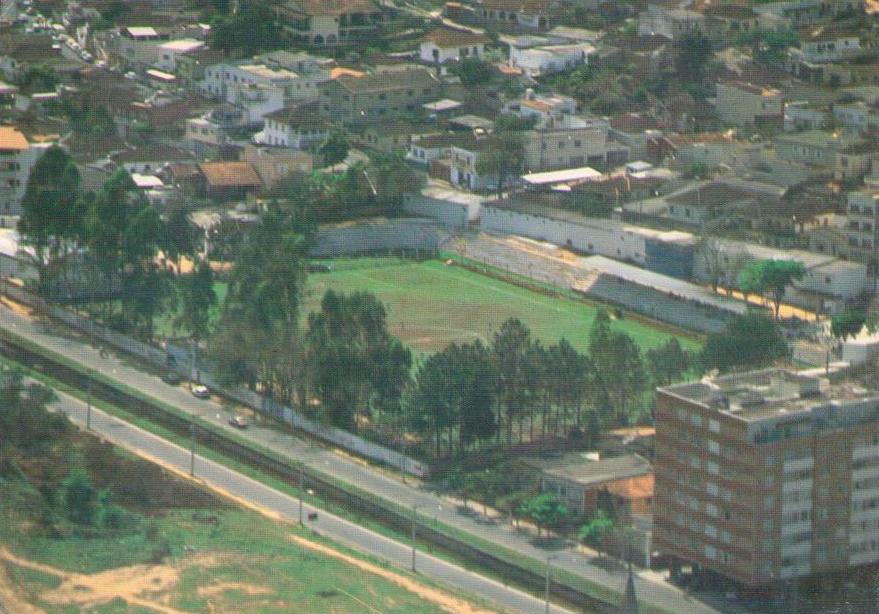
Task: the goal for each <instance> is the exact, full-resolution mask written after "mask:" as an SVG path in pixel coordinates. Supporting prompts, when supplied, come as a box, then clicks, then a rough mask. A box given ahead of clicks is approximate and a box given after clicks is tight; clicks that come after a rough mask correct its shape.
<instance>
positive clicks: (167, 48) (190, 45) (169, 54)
mask: <svg viewBox="0 0 879 614" xmlns="http://www.w3.org/2000/svg"><path fill="white" fill-rule="evenodd" d="M204 48H205V44H204V41H200V40H196V39H194V38H181V39H177V40H172V41H168V42H167V43H162V44H161V45H158V47H157V48H156V54H157V58H158V59H157V60H156V64H155V65H156V67H158V68H159V69H161V70H164V71H167V72H171V73H173V72H176V71H177V59H178V58H179V57H180V56H182V55H188V54H191V53H195V52H197V51H200V50H201V49H204Z"/></svg>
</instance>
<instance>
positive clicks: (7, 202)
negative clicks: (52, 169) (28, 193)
mask: <svg viewBox="0 0 879 614" xmlns="http://www.w3.org/2000/svg"><path fill="white" fill-rule="evenodd" d="M36 153H37V152H35V151H31V147H30V144H29V143H28V142H27V139H26V138H25V136H24V135H23V134H22V133H21V132H19V131H18V130H16V129H15V128H11V127H9V126H0V213H2V214H3V215H9V214H18V213H21V210H20V205H21V199H22V198H23V197H24V191H25V189H26V188H27V178H28V175H30V170H31V167H32V166H33V164H34V162H35V161H36V158H35V157H34V156H35V154H36Z"/></svg>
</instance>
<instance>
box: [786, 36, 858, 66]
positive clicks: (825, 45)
mask: <svg viewBox="0 0 879 614" xmlns="http://www.w3.org/2000/svg"><path fill="white" fill-rule="evenodd" d="M863 52H864V50H863V49H862V48H861V39H860V37H858V36H851V35H849V36H843V35H837V34H834V33H829V34H823V33H822V34H820V35H818V36H815V37H812V38H809V39H806V40H803V41H800V48H799V49H795V50H792V52H791V53H792V57H795V59H796V60H799V61H805V62H810V63H814V64H822V63H825V62H839V61H843V60H850V59H852V58H855V57H857V56H859V55H861V54H862V53H863Z"/></svg>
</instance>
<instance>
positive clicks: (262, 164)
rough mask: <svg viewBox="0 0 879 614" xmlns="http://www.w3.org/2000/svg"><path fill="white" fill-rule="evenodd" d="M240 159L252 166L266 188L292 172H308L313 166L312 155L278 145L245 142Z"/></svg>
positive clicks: (270, 187)
mask: <svg viewBox="0 0 879 614" xmlns="http://www.w3.org/2000/svg"><path fill="white" fill-rule="evenodd" d="M241 160H242V161H243V162H247V163H248V164H250V165H251V166H253V170H255V171H256V174H257V175H258V176H259V179H260V181H261V182H262V185H263V186H265V189H266V190H271V189H272V187H274V186H275V184H277V183H278V182H279V181H280V180H281V179H284V178H285V177H288V176H289V175H291V174H293V173H297V174H308V173H310V172H311V171H312V170H313V168H314V157H313V156H312V155H311V154H309V153H306V152H304V151H299V150H296V149H283V148H279V147H258V146H255V145H250V144H247V145H245V146H244V150H243V151H242V154H241Z"/></svg>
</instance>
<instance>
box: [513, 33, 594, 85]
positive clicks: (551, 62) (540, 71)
mask: <svg viewBox="0 0 879 614" xmlns="http://www.w3.org/2000/svg"><path fill="white" fill-rule="evenodd" d="M593 53H595V47H593V46H592V45H591V44H590V43H567V44H562V45H541V44H533V41H531V40H529V39H524V40H522V39H520V41H516V42H514V43H512V44H511V45H510V65H511V66H515V67H516V68H519V69H521V70H522V73H523V74H524V75H526V76H528V77H532V78H535V77H539V76H541V75H548V74H552V73H556V72H563V71H565V70H570V69H571V68H576V67H577V66H582V65H583V64H588V63H589V56H590V55H592V54H593Z"/></svg>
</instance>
